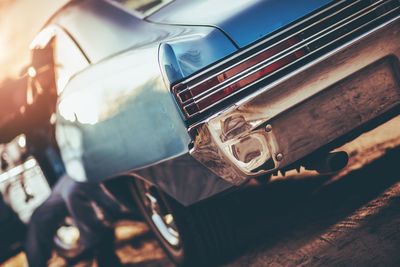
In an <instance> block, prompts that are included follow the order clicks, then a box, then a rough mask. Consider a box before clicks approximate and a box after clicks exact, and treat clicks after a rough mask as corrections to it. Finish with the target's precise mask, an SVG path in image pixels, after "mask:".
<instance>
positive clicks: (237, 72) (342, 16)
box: [172, 0, 400, 185]
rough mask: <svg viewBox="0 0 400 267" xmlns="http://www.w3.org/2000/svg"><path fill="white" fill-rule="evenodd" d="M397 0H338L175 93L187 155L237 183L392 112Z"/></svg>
mask: <svg viewBox="0 0 400 267" xmlns="http://www.w3.org/2000/svg"><path fill="white" fill-rule="evenodd" d="M399 58H400V1H398V0H387V1H363V0H362V1H336V2H334V3H333V4H330V5H329V6H326V7H325V8H323V9H320V10H318V11H316V12H314V13H312V14H311V15H309V16H306V17H305V18H304V19H301V20H299V21H297V22H295V23H292V24H290V25H289V26H287V27H285V28H282V29H280V30H278V31H276V32H275V33H274V34H271V35H270V36H268V37H267V38H265V39H263V40H261V41H258V42H256V43H255V44H253V45H250V46H248V47H247V48H245V49H242V50H240V51H239V52H238V53H235V54H234V55H232V56H231V57H229V58H227V59H225V60H223V61H221V62H219V63H217V64H215V65H214V66H212V67H209V68H206V69H205V70H203V71H201V72H198V73H197V74H195V75H192V76H191V77H189V78H187V79H185V80H183V81H181V82H179V83H177V84H175V85H174V86H173V87H172V92H173V94H174V96H175V98H176V101H177V103H178V106H179V107H180V109H181V111H182V114H183V115H184V117H185V119H186V122H187V125H188V128H189V132H190V135H191V137H192V139H193V143H192V147H191V152H190V153H191V155H192V156H193V157H195V158H196V159H197V160H199V161H200V162H202V163H203V164H204V165H205V166H207V167H208V168H209V169H211V170H212V171H213V172H214V173H215V174H217V175H218V176H220V177H222V178H224V179H225V180H227V181H229V182H231V183H232V184H235V185H238V184H241V183H243V182H245V181H247V180H248V179H249V178H251V177H257V176H260V175H263V174H266V173H274V172H276V171H278V170H280V169H287V168H290V167H298V166H300V165H305V162H306V160H307V156H309V155H310V154H313V153H315V152H317V151H319V150H321V149H324V148H325V149H327V150H328V151H329V149H332V148H335V147H337V146H339V145H340V144H341V143H343V142H345V141H347V140H350V139H351V138H354V136H355V135H357V134H359V133H361V132H362V131H363V130H365V129H366V128H365V127H367V128H371V127H373V126H374V125H376V124H379V123H380V122H382V121H384V120H385V119H388V118H390V117H392V116H394V115H397V114H398V111H399V103H400V89H399V81H400V80H399V77H400V76H399V71H400V66H399Z"/></svg>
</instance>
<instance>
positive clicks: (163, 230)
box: [144, 184, 181, 247]
mask: <svg viewBox="0 0 400 267" xmlns="http://www.w3.org/2000/svg"><path fill="white" fill-rule="evenodd" d="M144 188H145V194H144V197H145V199H144V203H145V206H146V208H147V210H148V211H149V212H150V218H151V220H152V221H153V223H154V225H155V226H156V228H157V230H158V231H159V233H160V234H161V236H162V237H163V238H164V239H165V240H166V241H167V242H168V243H169V244H170V245H171V246H173V247H179V246H180V243H181V241H180V237H179V233H178V230H177V228H176V225H175V219H174V216H173V215H172V214H171V213H170V212H169V211H168V209H167V208H166V205H165V203H163V200H162V199H160V198H159V197H158V196H157V194H155V192H154V190H155V189H154V188H152V187H150V186H149V185H147V184H146V185H145V186H144ZM159 201H161V202H159Z"/></svg>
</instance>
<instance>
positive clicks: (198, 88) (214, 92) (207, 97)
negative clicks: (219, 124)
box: [173, 37, 307, 118]
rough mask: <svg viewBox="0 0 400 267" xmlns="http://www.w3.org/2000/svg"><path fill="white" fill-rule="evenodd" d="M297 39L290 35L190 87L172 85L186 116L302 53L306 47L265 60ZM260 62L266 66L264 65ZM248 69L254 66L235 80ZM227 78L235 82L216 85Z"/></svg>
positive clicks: (280, 66) (218, 100)
mask: <svg viewBox="0 0 400 267" xmlns="http://www.w3.org/2000/svg"><path fill="white" fill-rule="evenodd" d="M300 41H301V39H300V38H298V37H292V38H289V39H287V40H285V41H283V42H281V43H279V44H277V45H275V46H273V47H270V48H268V49H266V50H264V51H262V52H261V53H259V54H256V55H254V56H253V57H250V58H248V59H247V60H245V61H243V62H241V63H239V64H237V65H235V66H233V67H232V68H229V69H227V70H225V71H224V72H222V73H220V74H218V75H215V76H213V77H211V78H208V79H204V80H203V81H201V82H198V83H196V84H194V85H192V86H189V87H186V86H182V85H177V86H175V87H174V88H173V91H174V92H175V94H176V96H177V99H178V101H179V103H180V104H181V105H182V108H183V110H184V113H185V115H186V116H187V117H188V118H189V117H191V116H193V115H195V114H196V113H199V112H201V111H202V110H204V109H206V108H208V107H210V106H212V105H214V104H216V103H217V102H220V101H221V100H223V99H224V98H226V97H227V96H229V95H231V94H233V93H235V92H237V91H239V90H240V89H242V88H244V87H246V86H248V85H250V84H252V83H254V82H256V81H257V80H259V79H260V78H262V77H265V76H266V75H269V74H271V73H273V72H275V71H277V70H279V69H281V68H283V67H284V66H286V65H288V64H290V63H292V62H294V61H296V60H298V59H300V58H301V57H303V56H305V55H306V54H307V50H306V49H305V48H300V49H298V50H296V51H294V52H292V53H290V54H288V55H285V56H278V57H277V59H276V60H272V61H271V63H266V61H267V60H268V59H270V58H271V57H273V56H275V55H277V54H278V53H280V52H282V51H284V50H286V49H288V48H290V47H292V46H294V45H295V44H297V43H299V42H300ZM263 64H265V65H264V66H263ZM257 65H259V66H257ZM250 68H254V70H252V71H251V72H249V73H247V74H245V75H243V77H239V78H237V79H236V80H235V76H238V75H239V74H240V73H242V72H244V71H246V70H248V69H250ZM229 79H232V81H233V80H235V81H233V82H232V83H230V84H228V83H227V85H226V86H219V85H220V84H222V83H223V82H225V81H227V80H229Z"/></svg>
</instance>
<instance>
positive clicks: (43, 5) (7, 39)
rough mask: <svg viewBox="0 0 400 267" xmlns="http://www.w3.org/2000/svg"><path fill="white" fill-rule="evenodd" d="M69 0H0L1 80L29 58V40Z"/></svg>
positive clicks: (15, 73)
mask: <svg viewBox="0 0 400 267" xmlns="http://www.w3.org/2000/svg"><path fill="white" fill-rule="evenodd" d="M67 2H68V0H0V51H1V52H0V81H2V80H4V79H5V78H6V77H15V76H18V74H19V72H20V70H21V68H22V67H23V66H25V65H26V64H27V63H28V61H29V50H28V47H29V43H30V42H31V41H32V39H33V37H34V36H35V34H36V33H37V32H38V31H39V30H40V28H41V27H42V26H43V24H44V23H45V22H46V21H47V19H48V18H49V17H50V16H51V14H53V13H54V12H55V11H56V10H57V9H58V8H60V7H61V6H62V5H64V4H65V3H67Z"/></svg>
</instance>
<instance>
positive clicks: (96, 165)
mask: <svg viewBox="0 0 400 267" xmlns="http://www.w3.org/2000/svg"><path fill="white" fill-rule="evenodd" d="M56 131H57V141H58V143H59V146H60V149H61V153H62V156H63V160H64V162H65V164H66V169H67V171H68V173H69V175H70V176H72V177H73V178H74V179H76V180H78V181H90V182H98V181H103V180H104V179H107V178H112V177H116V176H118V175H121V174H132V172H136V175H138V176H140V177H141V178H144V179H147V180H149V181H151V182H153V183H155V184H158V185H160V187H161V188H162V189H163V190H165V191H166V192H167V193H169V194H171V195H172V196H173V197H175V198H177V199H178V200H179V201H180V202H182V203H184V204H191V203H193V202H195V201H198V200H200V199H202V198H205V197H207V196H209V195H212V194H215V193H216V192H220V191H222V190H224V189H227V188H229V187H231V185H229V184H228V183H226V182H224V181H223V180H222V179H220V178H219V177H217V176H216V175H215V174H213V173H212V172H211V171H209V170H208V169H206V168H205V167H203V166H202V165H201V164H200V163H198V162H197V161H195V160H194V159H193V158H191V156H185V155H188V152H189V151H188V146H189V143H190V141H191V140H190V138H189V136H188V133H187V128H186V126H185V124H184V121H183V120H182V118H181V115H180V113H179V111H178V109H177V107H176V104H175V101H174V99H173V97H172V95H171V94H170V91H169V88H168V87H167V86H166V85H165V83H164V81H163V79H162V75H161V71H160V66H159V62H158V46H157V45H152V46H148V47H144V48H141V49H135V50H132V51H130V52H127V53H124V54H121V55H119V56H117V57H114V58H111V59H109V60H107V61H104V62H102V63H99V64H97V65H94V66H92V67H90V68H88V69H87V70H85V71H83V72H82V73H80V74H78V75H77V76H75V77H74V78H73V79H72V80H71V81H70V82H69V83H68V85H67V87H66V88H65V90H64V92H63V94H62V96H61V98H60V101H59V104H58V120H57V128H56ZM165 161H167V163H164V162H165ZM182 162H186V163H182ZM189 163H190V164H189ZM160 168H162V169H160ZM139 170H140V171H139ZM185 174H186V175H185ZM205 184H206V185H207V184H208V186H205ZM210 185H213V186H210ZM189 188H190V189H189ZM178 189H179V190H178ZM182 192H186V193H182ZM187 192H191V193H190V194H189V193H187Z"/></svg>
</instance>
